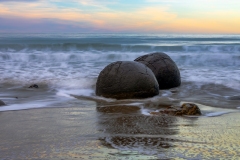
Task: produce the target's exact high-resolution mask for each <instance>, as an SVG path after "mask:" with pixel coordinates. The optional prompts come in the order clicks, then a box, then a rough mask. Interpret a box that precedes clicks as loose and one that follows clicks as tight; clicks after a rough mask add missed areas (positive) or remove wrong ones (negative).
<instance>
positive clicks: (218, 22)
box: [0, 2, 240, 33]
mask: <svg viewBox="0 0 240 160" xmlns="http://www.w3.org/2000/svg"><path fill="white" fill-rule="evenodd" d="M0 16H4V17H8V16H15V17H16V16H17V17H22V18H29V19H45V18H48V19H58V20H63V21H72V22H74V23H75V24H77V23H79V25H80V24H81V25H84V23H86V24H88V25H92V26H93V27H95V28H98V29H99V30H101V29H103V30H109V31H112V32H118V31H133V32H148V33H151V32H179V33H181V32H184V33H240V21H239V19H240V14H239V12H236V11H235V12H233V11H224V12H223V11H221V12H206V13H204V14H202V15H200V14H196V15H192V16H191V17H180V16H179V15H177V14H176V13H173V12H170V11H169V10H168V8H166V7H159V6H156V7H145V8H141V9H138V10H133V11H128V12H123V11H111V10H104V12H103V11H102V12H88V13H87V12H84V11H82V10H80V9H67V8H64V9H59V8H57V7H55V6H51V5H50V4H45V5H43V4H42V2H41V3H40V2H35V3H30V4H28V3H25V4H24V5H22V6H21V7H19V6H17V5H12V6H11V5H10V7H9V6H4V5H0Z"/></svg>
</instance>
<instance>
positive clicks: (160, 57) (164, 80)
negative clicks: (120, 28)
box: [134, 52, 181, 89]
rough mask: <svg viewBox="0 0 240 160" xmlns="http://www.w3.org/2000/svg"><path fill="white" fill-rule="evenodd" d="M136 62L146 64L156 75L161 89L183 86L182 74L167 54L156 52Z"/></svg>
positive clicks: (139, 58)
mask: <svg viewBox="0 0 240 160" xmlns="http://www.w3.org/2000/svg"><path fill="white" fill-rule="evenodd" d="M134 61H137V62H140V63H143V64H145V65H146V66H147V67H149V68H150V69H151V70H152V71H153V73H154V74H155V76H156V78H157V81H158V84H159V89H169V88H174V87H178V86H180V85H181V77H180V72H179V69H178V67H177V65H176V64H175V62H174V61H173V60H172V59H171V58H170V57H169V56H168V55H167V54H165V53H161V52H156V53H151V54H147V55H143V56H141V57H138V58H137V59H135V60H134Z"/></svg>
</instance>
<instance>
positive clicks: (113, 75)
mask: <svg viewBox="0 0 240 160" xmlns="http://www.w3.org/2000/svg"><path fill="white" fill-rule="evenodd" d="M158 88H159V87H158V82H157V80H156V78H155V76H154V74H153V72H152V71H151V70H150V69H149V68H148V67H146V66H145V65H143V64H141V63H138V62H134V61H132V62H131V61H117V62H114V63H111V64H109V65H108V66H106V67H105V68H104V69H103V70H102V71H101V73H100V74H99V76H98V79H97V84H96V95H98V96H103V97H107V98H116V99H131V98H147V97H153V96H155V95H158V94H159V89H158Z"/></svg>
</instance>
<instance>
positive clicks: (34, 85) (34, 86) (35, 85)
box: [28, 84, 38, 88]
mask: <svg viewBox="0 0 240 160" xmlns="http://www.w3.org/2000/svg"><path fill="white" fill-rule="evenodd" d="M28 88H38V85H37V84H33V85H31V86H29V87H28Z"/></svg>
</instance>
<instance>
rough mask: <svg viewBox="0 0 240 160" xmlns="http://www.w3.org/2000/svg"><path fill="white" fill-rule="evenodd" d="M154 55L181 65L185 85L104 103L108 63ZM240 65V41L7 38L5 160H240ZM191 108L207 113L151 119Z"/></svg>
mask: <svg viewBox="0 0 240 160" xmlns="http://www.w3.org/2000/svg"><path fill="white" fill-rule="evenodd" d="M154 52H164V53H166V54H167V55H169V56H170V57H171V58H172V60H173V61H174V62H175V63H176V65H177V66H178V68H179V71H180V74H181V85H180V86H179V87H176V88H171V89H166V90H160V91H159V94H158V95H156V96H154V97H150V98H144V99H123V100H116V99H112V98H104V97H101V96H97V95H96V93H95V90H96V81H97V78H98V75H99V73H100V72H101V71H102V70H103V69H104V68H105V67H106V66H107V65H109V64H110V63H113V62H116V61H133V60H134V59H136V58H137V57H139V56H142V55H145V54H148V53H154ZM239 67H240V36H239V35H185V34H181V35H180V34H179V35H174V34H171V35H168V34H158V35H156V34H76V35H73V34H1V35H0V75H1V77H0V100H2V101H3V102H4V103H6V105H5V106H0V123H1V127H0V160H8V159H9V160H10V159H53V160H54V159H56V160H57V159H238V157H239V156H240V147H239V142H240V140H239V138H238V135H239V134H240V125H239V124H240V123H239V122H240V118H239V116H240V112H239V111H240V76H239V75H240V70H239ZM34 84H37V85H38V86H39V88H29V87H30V86H31V85H34ZM186 102H187V103H194V104H196V105H198V107H199V108H200V110H201V112H202V115H200V116H171V115H152V114H151V112H156V111H159V110H160V109H162V108H166V107H167V106H172V105H173V106H180V105H182V104H183V103H186Z"/></svg>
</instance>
